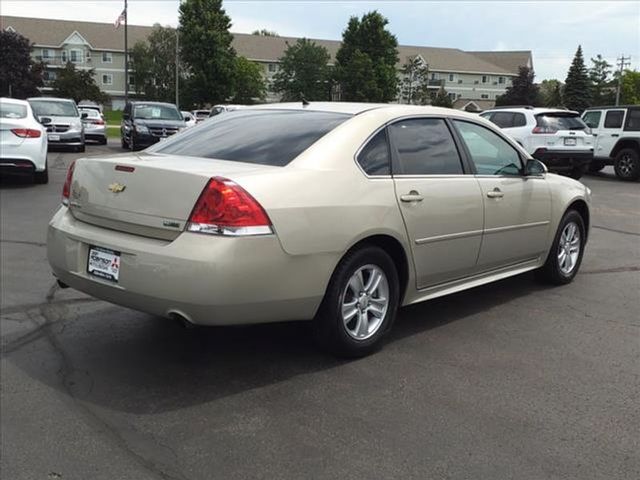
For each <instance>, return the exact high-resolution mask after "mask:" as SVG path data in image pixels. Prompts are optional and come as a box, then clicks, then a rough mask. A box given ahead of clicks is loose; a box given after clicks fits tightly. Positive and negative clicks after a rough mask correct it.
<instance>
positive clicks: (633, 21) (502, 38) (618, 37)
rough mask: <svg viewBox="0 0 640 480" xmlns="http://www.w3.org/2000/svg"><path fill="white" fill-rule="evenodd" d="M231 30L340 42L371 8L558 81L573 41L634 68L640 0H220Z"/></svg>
mask: <svg viewBox="0 0 640 480" xmlns="http://www.w3.org/2000/svg"><path fill="white" fill-rule="evenodd" d="M123 5H124V1H123V0H101V1H96V0H74V1H67V0H38V1H36V0H2V1H1V3H0V14H2V15H16V16H32V17H40V18H56V19H68V20H86V21H97V22H109V23H112V22H113V21H114V20H115V19H116V17H117V16H118V15H119V13H120V12H121V11H122V8H123ZM178 5H179V0H129V23H130V24H132V25H134V24H136V25H153V24H155V23H160V24H161V25H171V26H176V25H177V23H178ZM224 8H225V10H226V11H227V14H228V15H229V16H230V17H231V21H232V24H233V26H232V28H231V31H233V32H239V33H250V32H251V31H253V30H255V29H261V28H266V29H268V30H274V31H276V32H277V33H278V34H280V35H282V36H305V37H308V38H323V39H332V40H340V39H341V37H342V31H343V30H344V28H345V26H346V24H347V21H348V20H349V17H350V16H352V15H362V14H363V13H366V12H368V11H371V10H378V11H379V12H380V13H382V14H383V15H384V16H386V17H387V18H388V19H389V25H388V28H389V30H390V31H391V32H392V33H393V34H394V35H396V37H397V38H398V42H399V43H400V44H404V45H423V46H431V47H449V48H459V49H462V50H531V51H532V52H533V65H534V69H535V72H536V80H537V81H541V80H544V79H550V78H557V79H560V80H564V79H565V77H566V75H567V69H568V68H569V65H570V63H571V60H572V58H573V55H574V54H575V51H576V49H577V47H578V44H581V45H582V48H583V51H584V55H585V61H586V62H587V66H589V65H590V61H589V59H590V58H591V57H595V56H596V55H597V54H601V55H602V56H603V57H604V58H605V59H606V60H607V61H608V62H609V63H611V64H615V63H616V58H617V57H620V56H621V55H622V54H624V55H625V56H631V68H632V69H638V70H640V0H634V1H631V0H627V1H625V0H617V1H608V2H599V1H553V0H547V1H536V2H533V1H529V2H526V1H476V2H468V1H457V0H449V1H439V2H438V1H433V2H432V1H423V0H409V1H406V0H398V1H380V2H376V1H332V0H331V1H330V0H291V1H279V0H226V1H224Z"/></svg>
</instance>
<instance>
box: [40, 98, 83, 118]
mask: <svg viewBox="0 0 640 480" xmlns="http://www.w3.org/2000/svg"><path fill="white" fill-rule="evenodd" d="M29 103H30V104H31V108H33V111H34V112H35V114H36V115H38V116H44V115H46V116H47V117H78V116H79V114H78V110H77V109H76V104H75V103H73V102H71V101H67V100H36V99H32V100H29Z"/></svg>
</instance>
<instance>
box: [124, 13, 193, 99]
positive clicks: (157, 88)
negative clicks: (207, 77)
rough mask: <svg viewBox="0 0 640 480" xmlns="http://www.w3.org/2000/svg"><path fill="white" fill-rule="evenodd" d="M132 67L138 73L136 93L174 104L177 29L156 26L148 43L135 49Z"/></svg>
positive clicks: (137, 44) (135, 85)
mask: <svg viewBox="0 0 640 480" xmlns="http://www.w3.org/2000/svg"><path fill="white" fill-rule="evenodd" d="M131 66H132V70H133V71H134V72H135V82H134V89H135V91H136V93H137V94H139V95H141V94H144V96H145V98H147V99H149V100H155V101H159V102H173V101H175V97H176V31H175V29H173V28H168V27H162V26H160V25H158V24H156V25H154V26H153V30H152V31H151V34H150V35H149V37H148V38H147V40H146V41H145V42H137V43H136V44H135V45H134V46H133V49H132V50H131ZM180 70H182V68H180Z"/></svg>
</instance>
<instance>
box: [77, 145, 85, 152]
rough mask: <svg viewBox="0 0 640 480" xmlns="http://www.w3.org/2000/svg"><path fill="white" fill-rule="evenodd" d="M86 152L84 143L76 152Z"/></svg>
mask: <svg viewBox="0 0 640 480" xmlns="http://www.w3.org/2000/svg"><path fill="white" fill-rule="evenodd" d="M84 151H85V146H84V143H83V144H82V145H80V146H78V147H76V152H80V153H82V152H84Z"/></svg>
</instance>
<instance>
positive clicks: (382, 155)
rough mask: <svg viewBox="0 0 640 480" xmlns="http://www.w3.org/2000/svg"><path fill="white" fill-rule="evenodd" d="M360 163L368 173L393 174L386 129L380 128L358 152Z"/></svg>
mask: <svg viewBox="0 0 640 480" xmlns="http://www.w3.org/2000/svg"><path fill="white" fill-rule="evenodd" d="M358 163H359V164H360V166H361V167H362V169H363V170H364V171H365V172H366V174H367V175H389V174H391V159H390V158H389V143H388V142H387V132H386V129H384V128H383V129H382V130H380V131H379V132H378V133H376V134H375V136H374V137H373V138H372V139H371V140H369V143H367V144H366V145H365V147H364V148H363V149H362V150H361V151H360V153H359V154H358Z"/></svg>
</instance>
